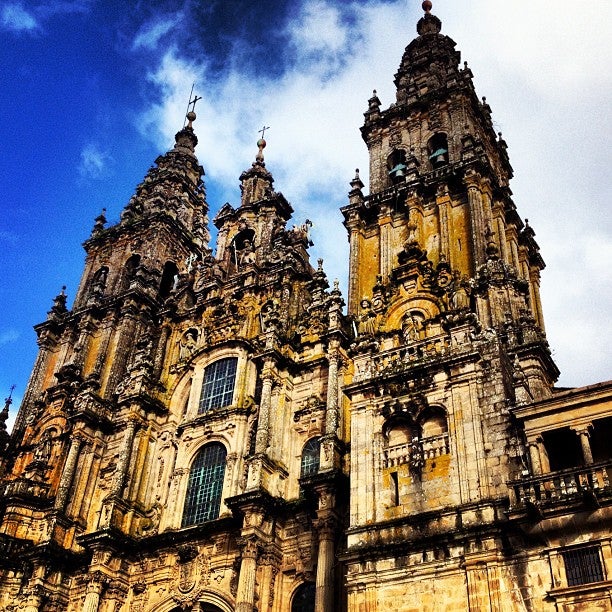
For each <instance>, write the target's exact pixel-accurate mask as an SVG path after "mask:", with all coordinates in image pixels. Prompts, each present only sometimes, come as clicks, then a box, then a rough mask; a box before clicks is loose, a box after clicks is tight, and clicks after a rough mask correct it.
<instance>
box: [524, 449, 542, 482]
mask: <svg viewBox="0 0 612 612" xmlns="http://www.w3.org/2000/svg"><path fill="white" fill-rule="evenodd" d="M527 447H528V448H529V458H530V459H531V471H532V472H533V475H534V476H539V475H540V474H542V462H541V461H540V449H539V448H538V443H537V442H536V441H535V440H531V441H528V442H527Z"/></svg>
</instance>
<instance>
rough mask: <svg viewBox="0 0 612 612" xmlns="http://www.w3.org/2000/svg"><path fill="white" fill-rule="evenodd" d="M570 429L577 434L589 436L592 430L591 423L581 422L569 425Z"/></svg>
mask: <svg viewBox="0 0 612 612" xmlns="http://www.w3.org/2000/svg"><path fill="white" fill-rule="evenodd" d="M570 429H571V430H573V431H574V432H575V433H577V434H578V435H579V436H587V437H588V438H590V437H591V433H592V432H593V423H581V424H580V425H570Z"/></svg>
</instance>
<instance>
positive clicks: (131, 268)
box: [121, 255, 140, 291]
mask: <svg viewBox="0 0 612 612" xmlns="http://www.w3.org/2000/svg"><path fill="white" fill-rule="evenodd" d="M138 266H140V255H132V256H131V257H130V258H129V259H128V260H127V261H126V262H125V266H124V267H123V278H122V279H121V290H122V291H125V290H126V289H129V288H130V283H131V282H132V280H133V279H134V277H135V276H136V270H138Z"/></svg>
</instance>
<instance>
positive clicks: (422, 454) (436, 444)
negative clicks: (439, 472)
mask: <svg viewBox="0 0 612 612" xmlns="http://www.w3.org/2000/svg"><path fill="white" fill-rule="evenodd" d="M415 452H417V453H418V454H419V461H426V460H427V459H435V458H436V457H440V456H441V455H447V454H448V453H449V452H450V448H449V444H448V434H441V435H439V436H431V437H429V438H423V439H422V440H417V441H416V442H407V443H406V444H396V445H394V446H390V447H388V448H385V449H384V450H383V467H385V468H390V467H396V466H398V465H403V464H405V463H411V457H412V456H413V454H414V453H415Z"/></svg>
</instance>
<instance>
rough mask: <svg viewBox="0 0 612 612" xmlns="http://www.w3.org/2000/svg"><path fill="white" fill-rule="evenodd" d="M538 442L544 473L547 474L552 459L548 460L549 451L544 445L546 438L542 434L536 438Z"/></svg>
mask: <svg viewBox="0 0 612 612" xmlns="http://www.w3.org/2000/svg"><path fill="white" fill-rule="evenodd" d="M536 443H537V445H538V450H539V452H540V465H541V466H542V473H543V474H547V473H548V472H550V461H549V460H548V451H547V450H546V446H544V438H542V436H538V437H537V438H536Z"/></svg>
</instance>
